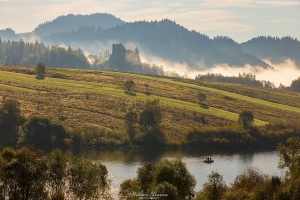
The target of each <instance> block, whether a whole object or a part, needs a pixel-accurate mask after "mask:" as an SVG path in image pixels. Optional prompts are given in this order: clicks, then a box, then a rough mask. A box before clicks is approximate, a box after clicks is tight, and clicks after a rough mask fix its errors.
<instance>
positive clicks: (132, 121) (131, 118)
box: [125, 108, 138, 140]
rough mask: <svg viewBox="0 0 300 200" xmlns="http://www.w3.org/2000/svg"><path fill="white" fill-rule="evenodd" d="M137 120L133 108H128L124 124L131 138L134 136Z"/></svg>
mask: <svg viewBox="0 0 300 200" xmlns="http://www.w3.org/2000/svg"><path fill="white" fill-rule="evenodd" d="M137 122H138V114H137V112H136V111H135V110H134V109H133V108H130V109H129V110H128V112H127V113H126V115H125V124H126V128H127V133H128V134H129V136H130V139H131V140H132V139H133V138H134V135H135V133H136V123H137Z"/></svg>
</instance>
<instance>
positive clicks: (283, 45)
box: [0, 13, 300, 69]
mask: <svg viewBox="0 0 300 200" xmlns="http://www.w3.org/2000/svg"><path fill="white" fill-rule="evenodd" d="M34 33H35V35H37V36H38V37H40V38H41V39H42V42H43V43H45V44H46V45H50V46H53V45H54V46H56V45H65V46H68V45H71V46H72V44H77V45H81V44H82V45H87V46H89V45H90V46H92V47H93V49H92V51H89V53H92V54H99V53H100V51H103V49H100V47H99V50H97V45H99V44H103V46H105V47H106V48H108V50H111V44H112V42H113V43H120V44H124V45H125V44H130V43H131V44H132V43H134V44H135V46H138V47H139V49H140V50H141V54H143V53H144V54H145V55H150V56H155V57H159V58H162V59H165V60H167V61H173V62H178V63H187V64H188V65H189V66H191V67H192V68H195V69H203V68H210V67H213V66H217V65H220V64H225V65H228V66H237V67H243V66H245V65H247V64H249V65H251V66H261V67H263V68H269V67H272V66H270V65H269V64H267V63H266V62H264V60H265V59H268V60H270V61H271V62H273V63H280V62H283V61H285V60H286V59H291V60H294V61H295V63H296V64H297V65H298V66H299V67H300V42H299V41H298V40H297V39H294V38H291V37H283V38H278V37H266V36H260V37H256V38H253V39H251V40H249V41H247V42H244V43H241V44H239V43H237V42H235V41H234V40H233V39H231V38H229V37H226V36H217V37H215V38H213V39H211V38H209V37H208V36H207V35H204V34H201V33H199V32H196V31H193V30H192V31H190V30H188V29H186V28H185V27H183V26H181V25H179V24H177V23H176V22H175V21H171V20H168V19H164V20H161V21H151V22H148V21H138V22H137V21H136V22H129V23H128V22H124V21H123V20H121V19H119V18H117V17H115V16H114V15H111V14H107V13H96V14H91V15H73V14H69V15H67V16H60V17H57V18H56V19H54V20H53V21H51V22H45V23H43V24H40V25H39V26H38V27H36V28H35V30H34V32H33V34H34ZM8 35H9V36H10V37H15V40H18V39H19V38H17V37H16V36H17V35H16V34H15V33H14V31H13V30H12V29H6V30H0V37H1V38H2V40H3V39H5V38H8ZM18 36H20V37H21V35H18ZM6 40H7V39H6ZM96 42H98V43H96ZM78 47H80V48H81V46H77V47H76V48H78ZM143 50H146V51H144V52H143Z"/></svg>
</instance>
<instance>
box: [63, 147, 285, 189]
mask: <svg viewBox="0 0 300 200" xmlns="http://www.w3.org/2000/svg"><path fill="white" fill-rule="evenodd" d="M66 154H67V155H68V156H79V157H82V158H85V159H88V160H92V161H93V162H101V163H102V164H104V165H106V166H107V168H108V171H109V176H110V179H111V180H112V189H113V192H114V193H117V192H118V190H119V186H120V183H121V182H122V181H123V180H125V179H129V178H133V177H136V171H137V169H138V168H139V167H140V166H141V165H143V163H145V162H154V163H159V162H160V161H161V160H162V159H174V158H181V159H182V160H183V161H184V162H185V163H186V165H187V168H188V170H189V171H190V173H191V174H192V175H194V176H195V178H196V181H197V185H196V191H198V190H200V189H201V188H202V185H203V183H204V182H206V181H207V175H208V174H210V173H211V172H212V171H213V170H214V171H217V172H219V173H220V174H221V175H223V178H224V180H225V182H226V184H230V183H232V182H233V180H234V178H235V177H236V176H237V175H239V174H241V173H242V172H244V171H245V170H246V169H247V167H251V166H254V167H258V168H259V169H260V170H261V171H263V172H265V173H268V174H269V175H279V176H281V175H283V172H282V171H281V170H279V169H278V168H277V164H278V162H279V157H278V155H277V154H278V152H277V151H270V150H268V151H260V152H253V151H252V152H251V151H244V152H239V153H237V152H235V151H229V152H219V151H217V150H216V151H213V150H195V149H180V150H178V149H168V150H167V149H159V148H158V149H143V150H85V151H77V152H76V151H75V152H71V151H68V152H66ZM207 156H211V157H212V159H214V163H212V164H210V165H209V164H206V163H204V162H203V161H204V159H205V158H206V157H207Z"/></svg>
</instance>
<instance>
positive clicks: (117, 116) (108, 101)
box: [0, 66, 300, 144]
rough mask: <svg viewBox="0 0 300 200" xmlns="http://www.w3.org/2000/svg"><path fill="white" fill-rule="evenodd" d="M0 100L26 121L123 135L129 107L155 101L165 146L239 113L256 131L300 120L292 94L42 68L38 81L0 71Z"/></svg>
mask: <svg viewBox="0 0 300 200" xmlns="http://www.w3.org/2000/svg"><path fill="white" fill-rule="evenodd" d="M53 77H58V78H53ZM129 79H132V80H134V81H135V83H136V87H135V92H136V95H135V96H131V95H127V94H126V93H125V90H124V81H126V80H129ZM232 88H234V89H232ZM250 90H251V91H253V93H251V95H249V91H250ZM255 91H257V94H256V93H255ZM199 92H203V93H205V94H206V96H207V99H206V100H205V104H206V105H207V106H199V104H198V101H197V94H198V93H199ZM261 94H263V95H261ZM0 96H2V97H5V98H13V99H17V100H19V101H20V102H21V104H22V112H23V113H24V114H25V116H27V117H28V116H32V115H43V116H47V117H49V118H51V119H53V120H54V121H59V122H62V123H65V124H67V125H68V126H70V127H71V128H76V129H78V128H79V129H90V128H94V129H105V130H113V131H116V132H118V131H123V130H124V116H125V113H126V111H127V109H128V108H130V107H135V109H136V110H137V112H141V110H142V109H143V108H144V105H145V101H146V99H159V100H160V102H161V106H162V110H163V113H164V115H163V121H162V124H163V125H162V126H163V128H164V129H165V130H167V133H166V134H167V135H169V136H170V137H169V140H170V141H168V142H169V143H170V144H176V143H178V142H179V141H182V138H183V133H184V132H185V131H186V130H187V129H189V128H192V127H206V126H208V127H218V126H228V125H229V126H230V125H235V124H236V123H237V120H238V114H239V113H240V112H241V111H243V110H251V111H252V112H253V114H254V116H255V122H254V124H255V125H257V126H261V125H264V124H267V123H275V122H285V121H286V122H292V123H293V122H295V123H296V122H298V119H299V118H300V108H299V107H300V103H299V104H298V103H297V102H300V96H299V95H298V94H296V93H285V92H280V91H273V90H268V89H263V88H255V87H249V86H241V85H234V84H223V83H212V82H199V81H193V80H188V79H177V78H176V79H175V78H167V77H155V76H147V75H139V74H132V73H121V72H110V71H93V70H86V71H83V70H63V69H47V74H46V77H45V79H43V80H39V79H36V76H35V75H34V68H27V67H13V66H10V67H6V66H0ZM276 96H278V97H279V98H278V99H276V101H275V102H274V101H273V100H274V97H276Z"/></svg>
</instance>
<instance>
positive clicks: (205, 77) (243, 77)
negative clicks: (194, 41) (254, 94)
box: [195, 72, 275, 88]
mask: <svg viewBox="0 0 300 200" xmlns="http://www.w3.org/2000/svg"><path fill="white" fill-rule="evenodd" d="M195 79H196V80H201V81H213V82H224V83H236V84H242V85H249V86H257V87H265V88H275V84H274V83H273V82H270V81H265V80H262V81H259V80H256V76H255V74H252V73H245V72H244V73H243V74H241V73H239V76H224V75H222V74H217V73H216V74H215V73H209V72H208V73H207V74H198V75H196V77H195Z"/></svg>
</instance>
